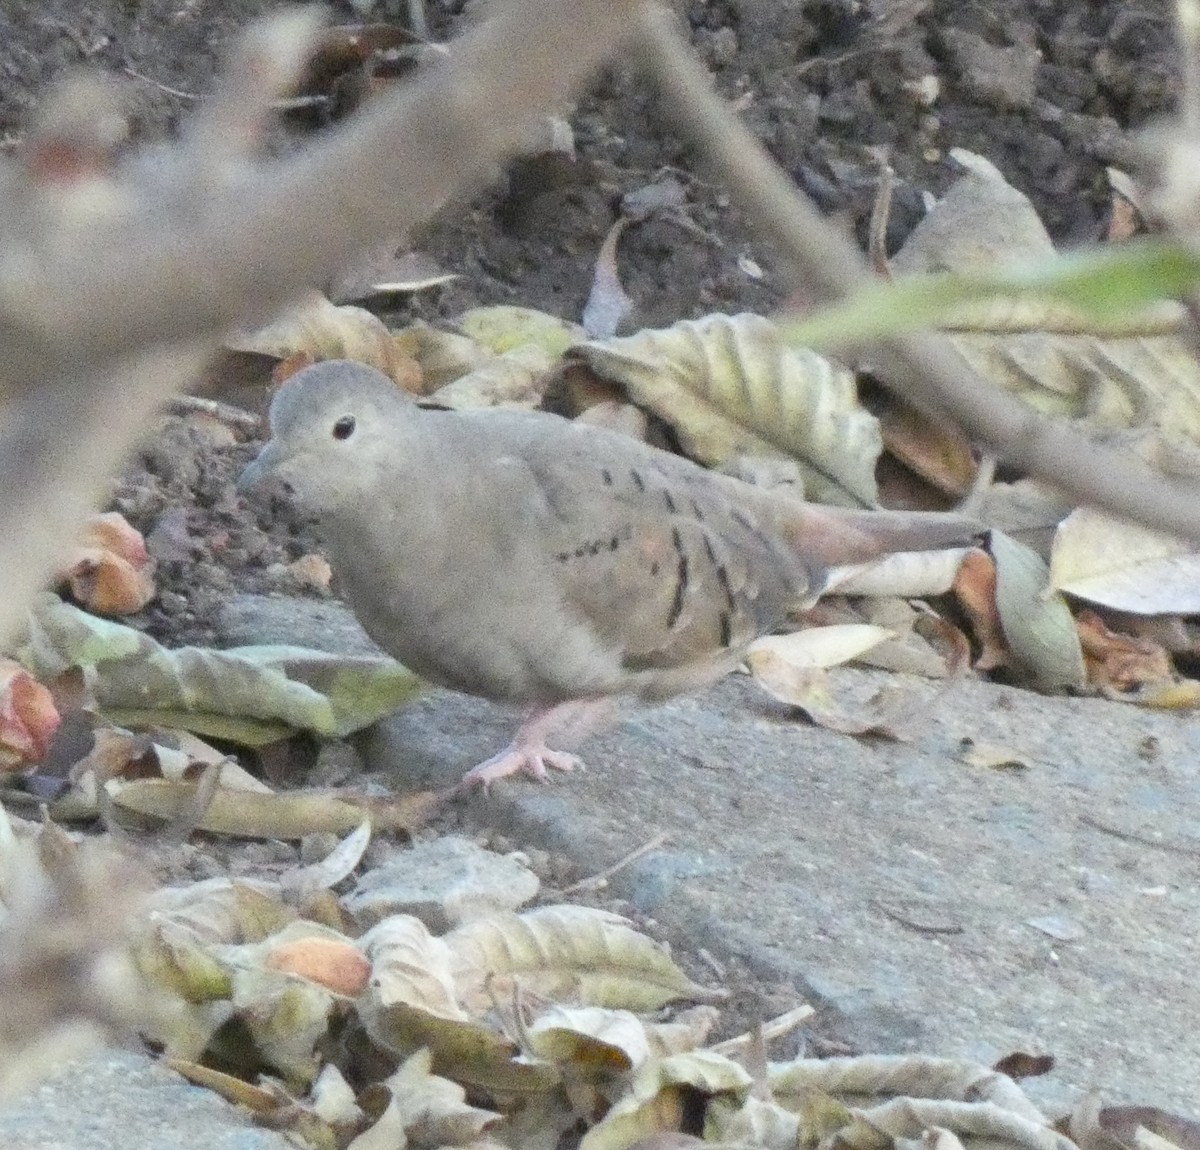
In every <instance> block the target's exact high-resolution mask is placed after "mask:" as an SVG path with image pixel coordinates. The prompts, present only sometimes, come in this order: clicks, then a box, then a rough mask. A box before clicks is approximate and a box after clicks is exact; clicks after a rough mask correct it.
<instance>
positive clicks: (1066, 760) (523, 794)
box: [238, 600, 1200, 1117]
mask: <svg viewBox="0 0 1200 1150" xmlns="http://www.w3.org/2000/svg"><path fill="white" fill-rule="evenodd" d="M269 602H271V603H272V604H275V605H274V606H273V607H272V608H271V620H272V625H273V626H281V627H283V628H284V629H285V631H287V632H288V633H290V634H291V635H292V636H293V640H292V641H297V640H296V638H295V637H296V636H297V635H299V634H302V633H304V631H303V628H304V622H303V620H304V617H305V612H306V605H305V604H303V603H291V604H289V602H288V601H286V600H270V601H269ZM321 607H322V610H323V611H328V610H329V609H330V605H329V604H322V605H321ZM239 610H240V612H241V614H240V616H239V617H240V618H241V619H242V620H243V622H242V623H241V625H240V630H239V631H238V638H239V641H240V642H258V641H269V640H268V639H266V638H264V637H262V636H260V635H259V634H258V632H257V631H256V624H255V623H254V616H255V605H254V603H253V602H251V603H249V604H245V605H243V606H242V607H241V608H239ZM339 627H340V624H339ZM310 631H311V632H313V633H317V634H319V633H321V632H322V631H323V632H324V634H325V635H326V637H328V635H329V634H330V628H329V626H328V623H327V620H325V619H324V617H323V618H322V621H321V623H320V624H318V625H317V626H316V627H315V628H310ZM359 641H360V642H361V640H359ZM833 683H834V688H835V690H836V692H837V693H838V694H839V697H846V698H855V697H857V698H858V699H860V700H865V699H867V698H868V697H869V696H870V695H872V694H873V693H874V692H876V691H878V690H879V689H880V688H881V687H883V686H885V685H886V686H889V687H894V686H896V685H902V686H903V688H904V689H905V690H906V691H908V692H910V702H909V703H908V705H907V707H906V709H905V722H906V725H907V730H908V734H909V739H908V741H906V742H886V741H881V740H878V739H865V738H861V739H855V738H850V737H848V736H845V735H839V734H836V733H834V732H831V731H827V730H822V729H819V728H814V727H812V726H810V725H809V724H807V723H806V722H805V721H804V720H802V719H797V718H796V717H795V716H794V714H793V713H792V712H791V711H790V710H789V709H788V708H787V707H784V706H782V705H781V704H778V703H775V702H774V701H772V700H771V699H769V698H767V697H766V696H765V695H764V694H763V693H762V692H761V691H759V690H758V689H757V688H756V687H755V686H754V685H753V684H752V683H750V682H748V681H746V680H745V679H739V678H736V677H734V678H731V679H727V680H726V681H725V682H723V683H722V684H720V685H719V686H718V687H716V688H714V689H713V690H711V691H708V692H706V693H704V694H701V695H697V696H694V697H690V698H683V699H679V700H676V701H674V702H672V703H670V704H667V705H664V706H661V707H658V708H654V709H648V710H638V711H631V712H630V713H629V714H628V716H627V718H626V721H625V722H624V724H623V725H622V726H621V727H619V728H618V729H616V730H613V731H611V732H608V733H605V734H602V735H598V736H596V737H594V738H593V739H591V740H589V741H588V742H587V743H586V744H585V746H584V747H583V748H582V750H583V752H584V757H585V758H586V760H587V762H588V764H589V767H590V769H589V770H588V771H587V772H586V773H584V774H577V775H572V776H561V777H556V778H555V779H554V780H553V783H552V785H550V786H546V787H539V786H537V785H536V784H533V783H528V782H524V781H514V780H504V781H503V782H502V783H500V784H498V785H497V786H496V787H494V788H493V790H492V793H491V795H490V796H486V797H485V796H479V797H476V798H474V799H472V800H471V801H472V803H473V804H474V806H473V811H474V813H475V814H477V815H478V817H479V818H480V819H481V820H483V821H485V822H487V823H490V824H491V825H493V826H495V827H496V828H497V829H499V830H500V831H502V832H503V833H505V834H506V835H508V836H509V837H511V838H513V839H514V840H515V841H517V842H518V843H525V844H529V845H535V846H539V847H546V848H550V849H554V850H558V851H562V852H564V853H566V854H569V855H571V856H573V857H574V858H575V859H577V860H578V862H579V863H580V865H581V866H582V867H584V868H585V869H587V870H600V869H602V868H604V867H606V866H609V865H610V864H611V863H613V862H614V861H616V860H618V859H620V858H622V857H623V856H624V855H625V854H627V853H628V852H629V851H631V850H633V849H635V848H636V847H638V846H640V845H642V844H643V843H645V842H647V841H648V840H649V839H651V838H652V837H653V836H654V835H655V834H657V833H658V832H659V831H666V832H668V833H669V834H670V843H669V846H668V848H667V849H666V850H664V851H660V852H657V853H655V854H652V855H650V856H648V857H645V858H643V859H641V860H640V861H639V862H637V863H636V864H634V865H632V866H630V867H629V868H627V869H626V870H624V871H622V872H621V873H620V874H618V875H617V876H616V877H615V878H614V880H613V886H614V887H615V888H616V889H618V890H619V891H621V892H622V893H623V894H625V895H626V896H627V897H629V898H630V899H631V900H632V901H633V902H634V903H635V904H636V905H637V906H638V907H640V908H641V909H642V910H644V911H645V912H647V913H649V914H652V915H653V916H654V917H655V918H657V919H658V920H659V921H660V922H661V923H663V924H664V925H665V926H667V928H668V929H670V930H673V931H674V932H675V933H676V934H678V935H679V936H680V937H682V938H685V939H687V940H688V941H689V942H690V943H691V944H692V945H693V946H703V947H706V948H708V950H710V951H711V952H712V953H714V954H715V955H717V956H718V957H722V956H731V957H737V958H739V959H741V960H742V961H744V962H746V963H747V964H749V965H750V966H751V967H752V968H754V969H756V970H757V971H759V972H760V973H761V974H762V975H763V976H764V977H767V978H773V977H777V978H784V979H790V980H793V981H795V982H796V983H797V984H799V985H801V986H802V987H804V988H806V989H807V991H808V993H809V994H810V995H811V997H812V1001H813V1002H814V1004H816V1005H818V1006H821V1007H823V1008H824V1013H825V1015H826V1017H827V1018H828V1019H830V1020H831V1021H832V1023H833V1025H834V1028H835V1030H836V1031H838V1032H840V1034H842V1035H843V1036H844V1037H845V1038H846V1039H847V1040H848V1041H850V1042H853V1043H855V1044H857V1045H858V1046H860V1047H861V1048H862V1049H863V1050H864V1051H876V1052H907V1051H920V1052H922V1053H926V1054H934V1055H946V1056H957V1057H967V1058H970V1059H972V1060H975V1061H979V1062H984V1063H988V1062H991V1061H994V1060H995V1059H996V1058H997V1057H999V1056H1001V1055H1004V1054H1007V1053H1009V1052H1010V1051H1012V1050H1016V1049H1025V1050H1031V1051H1035V1052H1048V1053H1051V1054H1054V1055H1055V1056H1056V1058H1057V1060H1058V1065H1057V1067H1056V1069H1055V1070H1054V1072H1053V1073H1052V1074H1051V1075H1050V1076H1049V1077H1047V1078H1044V1079H1039V1080H1033V1081H1031V1082H1029V1083H1027V1084H1026V1085H1027V1087H1028V1090H1029V1093H1030V1094H1031V1096H1033V1097H1034V1098H1035V1099H1037V1100H1039V1101H1040V1102H1041V1103H1043V1104H1044V1105H1045V1106H1046V1107H1047V1108H1048V1109H1049V1110H1050V1111H1051V1112H1054V1113H1057V1112H1059V1111H1065V1110H1066V1109H1068V1108H1069V1107H1070V1105H1071V1104H1072V1103H1073V1102H1074V1101H1075V1100H1077V1099H1078V1098H1079V1096H1080V1095H1081V1094H1082V1093H1083V1092H1085V1091H1086V1090H1088V1089H1091V1088H1093V1087H1094V1088H1096V1089H1098V1090H1099V1091H1100V1092H1101V1093H1102V1096H1103V1099H1104V1101H1105V1102H1106V1103H1108V1104H1110V1105H1116V1104H1121V1103H1131V1104H1146V1105H1158V1106H1163V1107H1167V1108H1173V1109H1175V1110H1177V1111H1179V1112H1181V1113H1185V1114H1188V1115H1190V1116H1193V1117H1197V1116H1200V1101H1198V1099H1200V1029H1197V1028H1196V1026H1195V1019H1196V1018H1198V1017H1200V986H1198V985H1197V982H1196V979H1195V970H1196V964H1197V957H1198V955H1200V938H1198V935H1200V862H1198V860H1200V724H1197V723H1196V721H1195V719H1194V718H1193V717H1192V716H1190V715H1188V714H1186V713H1180V714H1169V713H1157V712H1149V711H1143V710H1139V709H1137V708H1135V707H1130V706H1126V705H1123V704H1119V703H1111V702H1107V701H1104V700H1099V699H1067V698H1054V697H1048V696H1043V695H1039V694H1035V693H1032V692H1028V691H1022V690H1018V689H1015V688H1008V687H1002V686H997V685H995V684H990V683H983V682H975V681H964V682H959V683H954V684H951V685H949V686H944V687H938V686H937V685H936V684H934V683H931V682H927V681H924V680H918V679H909V678H906V677H903V676H899V675H894V674H886V673H880V672H868V671H857V670H841V671H838V672H835V673H834V675H833ZM515 722H516V716H515V715H514V714H512V713H510V712H508V711H505V710H504V709H502V708H499V707H493V706H490V705H489V704H486V703H484V702H482V701H480V700H477V699H471V698H468V697H466V696H462V695H455V694H451V693H449V692H443V691H431V692H430V693H429V694H428V695H426V696H424V697H422V698H421V699H419V700H418V701H417V702H415V703H414V704H413V705H412V706H411V707H409V708H407V709H405V710H404V711H402V712H400V713H399V714H397V715H396V716H394V717H393V718H392V719H390V720H388V721H387V722H386V723H384V724H380V725H379V726H378V727H377V728H376V729H375V730H374V731H373V732H371V733H369V734H367V735H365V736H364V737H361V738H360V740H359V747H360V750H361V751H362V753H363V755H364V758H365V761H366V762H367V764H368V766H369V768H370V769H372V770H377V771H382V772H384V773H385V775H386V777H387V778H388V780H389V781H390V782H391V783H392V785H394V786H395V787H396V788H397V789H404V788H415V787H421V786H431V785H432V786H447V785H451V784H453V783H456V782H457V781H458V779H459V778H460V777H461V776H462V773H463V771H464V770H465V769H466V768H468V767H470V766H471V765H473V764H474V763H475V762H478V761H479V760H481V759H483V758H486V757H487V756H488V755H491V754H492V753H494V752H495V751H496V750H498V749H499V748H500V747H502V746H503V745H504V744H505V743H506V742H507V741H508V739H509V738H510V736H511V734H512V732H513V729H514V726H515ZM964 738H969V739H974V740H976V741H978V742H990V743H996V744H1001V745H1003V746H1006V747H1009V748H1011V749H1012V750H1013V751H1014V752H1016V753H1017V754H1019V755H1020V756H1021V757H1022V758H1023V759H1024V760H1025V761H1026V762H1028V763H1029V764H1030V765H1029V767H1028V768H1027V769H1025V770H989V769H987V768H982V767H971V766H968V765H967V764H966V763H965V762H964V761H963V757H962V755H963V748H962V745H961V741H962V740H963V739H964ZM1031 923H1033V924H1037V925H1031ZM1047 932H1049V933H1047Z"/></svg>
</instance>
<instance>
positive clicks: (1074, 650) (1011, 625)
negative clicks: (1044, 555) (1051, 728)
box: [991, 531, 1086, 688]
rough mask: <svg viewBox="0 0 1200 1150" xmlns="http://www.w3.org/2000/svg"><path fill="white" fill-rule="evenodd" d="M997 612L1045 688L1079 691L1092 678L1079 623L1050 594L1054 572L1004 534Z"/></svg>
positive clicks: (998, 554) (998, 546) (998, 537)
mask: <svg viewBox="0 0 1200 1150" xmlns="http://www.w3.org/2000/svg"><path fill="white" fill-rule="evenodd" d="M991 552H992V558H993V559H994V560H995V563H996V611H997V614H998V616H999V618H1000V625H1001V627H1002V628H1003V630H1004V637H1005V639H1006V640H1007V641H1008V646H1009V648H1010V649H1011V650H1012V652H1013V654H1014V655H1015V656H1016V657H1017V659H1019V660H1020V662H1021V663H1022V665H1024V666H1025V667H1026V668H1027V669H1028V670H1029V672H1030V673H1031V674H1032V675H1033V677H1034V679H1035V680H1036V681H1037V682H1038V683H1039V684H1040V685H1041V686H1043V687H1048V688H1055V687H1078V686H1082V685H1083V683H1084V680H1085V678H1086V668H1085V666H1084V661H1083V649H1082V648H1081V646H1080V643H1079V636H1078V635H1077V634H1076V632H1075V620H1074V619H1073V618H1072V617H1071V612H1070V611H1069V610H1068V609H1067V605H1066V603H1065V602H1064V600H1063V597H1062V596H1061V595H1059V594H1057V593H1055V592H1052V591H1050V590H1049V588H1048V585H1049V575H1050V572H1049V569H1048V568H1047V567H1046V565H1045V564H1044V563H1043V562H1042V561H1041V559H1039V558H1038V556H1037V555H1036V554H1035V553H1034V552H1033V551H1031V550H1030V549H1029V548H1028V547H1024V546H1022V545H1021V544H1020V543H1017V542H1016V541H1015V540H1013V539H1010V538H1009V537H1008V536H1007V535H1005V534H1004V532H1003V531H993V532H992V533H991Z"/></svg>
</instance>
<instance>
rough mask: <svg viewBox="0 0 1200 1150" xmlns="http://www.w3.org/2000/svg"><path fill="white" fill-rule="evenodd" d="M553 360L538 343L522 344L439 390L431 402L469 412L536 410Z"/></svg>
mask: <svg viewBox="0 0 1200 1150" xmlns="http://www.w3.org/2000/svg"><path fill="white" fill-rule="evenodd" d="M553 363H554V360H553V357H552V356H551V355H550V354H549V352H547V351H546V350H545V349H544V348H542V347H539V346H538V345H537V344H534V343H529V344H523V345H522V346H521V347H515V348H512V349H511V350H510V351H506V352H504V353H502V354H501V355H497V356H494V357H493V358H491V359H489V360H488V361H487V362H486V363H484V364H482V365H481V366H479V367H477V368H475V369H474V370H473V371H469V372H468V373H467V374H466V375H462V376H459V378H458V379H455V380H453V381H452V382H450V383H447V384H446V385H445V386H444V387H439V388H438V389H437V391H435V392H433V393H432V394H431V395H430V397H429V398H430V400H431V401H432V402H434V403H436V404H439V405H440V406H441V407H449V408H453V409H454V410H456V411H468V410H470V409H472V408H476V407H501V406H503V407H524V408H529V409H533V408H536V407H539V406H540V405H541V402H542V397H543V395H544V394H545V390H546V385H547V382H548V380H549V375H548V373H549V371H550V368H551V366H552V365H553Z"/></svg>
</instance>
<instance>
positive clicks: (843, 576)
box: [829, 547, 974, 599]
mask: <svg viewBox="0 0 1200 1150" xmlns="http://www.w3.org/2000/svg"><path fill="white" fill-rule="evenodd" d="M972 550H974V549H973V548H969V547H951V548H947V549H945V550H942V551H897V552H896V553H895V554H893V555H885V556H883V558H881V559H874V560H872V561H871V562H870V563H855V564H854V565H852V566H846V567H835V568H834V569H833V570H832V571H831V572H830V575H829V587H830V589H831V590H836V591H839V592H840V593H841V594H843V595H898V596H900V597H901V598H903V599H922V598H926V597H928V596H930V595H944V594H945V593H946V592H947V591H949V590H950V588H951V587H953V586H954V581H955V579H957V578H958V571H959V568H960V567H961V566H962V564H963V561H964V560H965V559H966V557H967V555H968V554H970V552H971V551H972Z"/></svg>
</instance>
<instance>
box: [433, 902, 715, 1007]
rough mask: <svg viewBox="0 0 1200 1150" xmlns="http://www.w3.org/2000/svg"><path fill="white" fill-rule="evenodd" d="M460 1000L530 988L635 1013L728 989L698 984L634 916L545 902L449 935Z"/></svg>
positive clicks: (480, 1001) (473, 1001) (478, 1001)
mask: <svg viewBox="0 0 1200 1150" xmlns="http://www.w3.org/2000/svg"><path fill="white" fill-rule="evenodd" d="M445 943H446V945H447V946H448V947H449V948H450V952H451V955H452V961H453V969H454V977H455V982H456V985H457V987H458V993H459V999H460V1001H461V1002H463V1003H464V1004H465V1005H466V1006H467V1007H468V1008H469V1009H472V1010H481V1009H484V1008H486V1006H487V1005H488V1004H489V1003H490V1002H491V1001H492V999H493V997H498V998H500V999H502V1000H504V999H507V998H508V997H510V996H511V994H512V989H513V984H514V982H516V981H519V982H520V984H521V987H522V988H523V990H524V991H526V992H527V993H532V994H537V995H540V996H541V997H543V998H548V999H555V1000H560V1001H561V1000H563V999H564V998H565V999H568V1000H571V1001H582V1002H584V1003H587V1004H589V1005H593V1006H607V1007H611V1008H613V1009H625V1010H634V1011H650V1010H658V1009H659V1008H660V1007H662V1006H665V1005H666V1004H667V1003H668V1002H674V1001H676V1000H677V999H681V998H691V999H696V1000H699V1001H705V1000H711V999H713V998H719V997H721V996H722V993H723V992H720V991H713V990H710V989H708V988H707V987H703V986H700V985H698V984H697V983H694V982H692V981H691V979H689V978H688V977H687V976H686V975H685V974H684V973H683V971H681V970H680V969H679V967H678V966H676V965H675V963H674V961H672V959H671V957H670V955H669V954H667V952H666V951H665V950H664V949H663V948H662V947H661V946H660V945H659V944H658V943H656V942H655V941H654V940H653V939H650V938H648V937H647V936H646V935H644V934H641V933H640V932H638V931H636V930H634V929H633V927H632V926H631V925H630V924H629V923H628V921H627V920H626V919H623V918H621V917H620V916H619V915H614V914H608V913H607V912H605V911H600V910H595V909H593V908H591V907H583V906H571V905H562V906H544V907H538V908H537V909H535V910H530V911H526V912H524V913H523V914H520V915H517V914H497V915H492V916H491V917H490V918H485V919H478V920H475V921H473V922H468V923H464V924H463V925H462V926H459V927H456V928H455V929H454V930H452V931H451V932H450V933H449V934H447V935H446V936H445Z"/></svg>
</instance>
